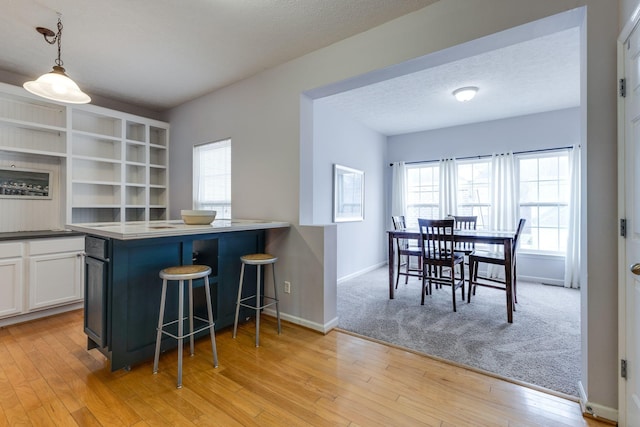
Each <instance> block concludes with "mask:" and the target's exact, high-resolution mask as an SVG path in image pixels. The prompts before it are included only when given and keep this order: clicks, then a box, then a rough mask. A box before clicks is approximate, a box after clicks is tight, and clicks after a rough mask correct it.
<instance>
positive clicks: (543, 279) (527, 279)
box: [518, 274, 564, 286]
mask: <svg viewBox="0 0 640 427" xmlns="http://www.w3.org/2000/svg"><path fill="white" fill-rule="evenodd" d="M518 280H522V281H523V282H533V283H543V284H545V285H554V286H564V281H562V280H558V279H550V278H548V277H535V276H522V275H520V274H518Z"/></svg>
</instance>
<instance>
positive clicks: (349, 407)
mask: <svg viewBox="0 0 640 427" xmlns="http://www.w3.org/2000/svg"><path fill="white" fill-rule="evenodd" d="M262 319H263V322H262V328H261V334H260V336H261V347H260V348H255V347H254V341H253V340H254V335H253V333H254V330H253V328H254V324H253V323H248V324H246V325H243V326H242V327H240V329H239V332H238V338H237V339H235V340H234V339H232V338H231V330H229V329H226V330H223V331H221V332H219V333H218V335H217V344H218V355H219V358H220V366H219V367H218V368H217V369H214V368H213V366H212V362H211V346H210V341H209V340H207V339H202V340H199V341H198V342H197V344H196V355H195V357H193V358H190V357H188V356H187V351H185V356H186V357H185V360H184V377H183V382H184V387H183V388H182V389H180V390H178V389H176V388H175V375H176V369H177V360H176V359H177V353H176V352H175V351H172V352H168V353H166V354H163V355H162V356H161V358H160V372H159V373H158V374H157V375H153V374H152V373H151V371H152V362H148V363H145V364H143V365H139V366H134V367H133V368H132V370H131V371H130V372H126V371H124V370H120V371H118V372H113V373H112V372H110V371H109V363H108V361H106V360H105V358H104V357H103V356H102V355H101V354H100V353H99V352H97V351H96V350H91V351H87V350H85V348H86V347H85V345H86V338H85V335H84V333H83V331H82V311H75V312H71V313H66V314H62V315H58V316H54V317H51V318H47V319H44V320H36V321H32V322H28V323H23V324H19V325H14V326H8V327H5V328H1V329H0V425H5V424H6V425H25V426H29V425H34V426H52V425H55V426H76V425H80V426H122V425H126V426H163V425H165V426H189V425H212V426H252V425H260V426H377V425H387V426H404V425H406V426H422V425H425V426H443V427H444V426H554V427H558V426H604V425H607V424H604V423H600V422H598V421H595V420H592V419H584V418H583V417H582V415H581V413H580V407H579V405H578V403H576V402H572V401H568V400H564V399H562V398H559V397H556V396H551V395H548V394H544V393H542V392H539V391H535V390H532V389H528V388H524V387H521V386H518V385H515V384H512V383H509V382H505V381H501V380H498V379H495V378H491V377H487V376H484V375H481V374H477V373H474V372H472V371H469V370H466V369H463V368H459V367H454V366H451V365H448V364H446V363H442V362H438V361H435V360H433V359H430V358H428V357H424V356H421V355H417V354H413V353H410V352H406V351H403V350H400V349H397V348H393V347H389V346H385V345H382V344H378V343H374V342H371V341H368V340H365V339H361V338H358V337H354V336H351V335H349V334H346V333H342V332H338V331H332V332H331V333H329V334H327V335H322V334H319V333H316V332H313V331H310V330H307V329H304V328H301V327H298V326H295V325H292V324H289V323H286V322H285V323H284V324H283V334H282V335H280V336H278V335H277V334H276V333H275V325H274V322H273V321H272V320H271V319H270V318H269V317H267V316H263V317H262Z"/></svg>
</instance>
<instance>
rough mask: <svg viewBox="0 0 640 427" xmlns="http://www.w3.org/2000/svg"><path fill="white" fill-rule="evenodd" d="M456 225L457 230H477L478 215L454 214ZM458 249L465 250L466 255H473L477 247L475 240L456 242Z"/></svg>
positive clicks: (459, 250)
mask: <svg viewBox="0 0 640 427" xmlns="http://www.w3.org/2000/svg"><path fill="white" fill-rule="evenodd" d="M451 218H453V221H454V227H455V228H456V229H457V230H475V229H476V226H477V224H478V217H477V216H459V215H452V216H451ZM455 248H456V251H458V252H464V254H465V255H467V256H468V255H471V254H472V253H473V251H474V250H475V248H476V244H475V243H474V242H456V246H455Z"/></svg>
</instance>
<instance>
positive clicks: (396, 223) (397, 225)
mask: <svg viewBox="0 0 640 427" xmlns="http://www.w3.org/2000/svg"><path fill="white" fill-rule="evenodd" d="M391 221H393V229H394V230H401V229H403V228H407V223H406V222H405V219H404V215H397V216H392V217H391Z"/></svg>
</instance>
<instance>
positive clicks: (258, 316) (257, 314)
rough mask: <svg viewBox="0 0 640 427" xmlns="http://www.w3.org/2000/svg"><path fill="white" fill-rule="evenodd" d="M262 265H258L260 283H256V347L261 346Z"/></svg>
mask: <svg viewBox="0 0 640 427" xmlns="http://www.w3.org/2000/svg"><path fill="white" fill-rule="evenodd" d="M260 267H262V266H261V265H258V266H257V271H258V274H257V277H258V283H257V284H256V347H260V270H261V268H260Z"/></svg>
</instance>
